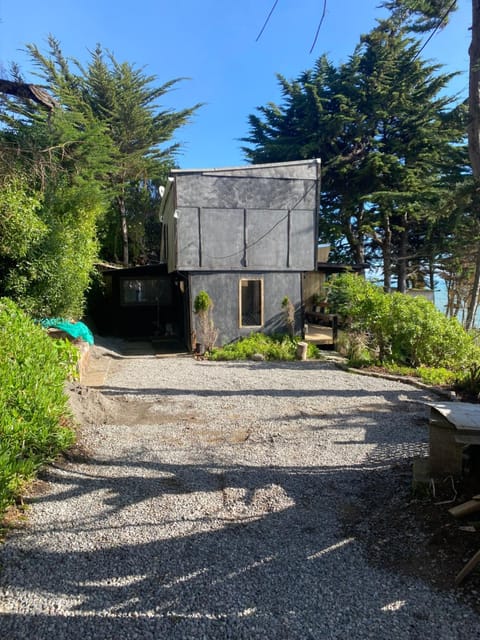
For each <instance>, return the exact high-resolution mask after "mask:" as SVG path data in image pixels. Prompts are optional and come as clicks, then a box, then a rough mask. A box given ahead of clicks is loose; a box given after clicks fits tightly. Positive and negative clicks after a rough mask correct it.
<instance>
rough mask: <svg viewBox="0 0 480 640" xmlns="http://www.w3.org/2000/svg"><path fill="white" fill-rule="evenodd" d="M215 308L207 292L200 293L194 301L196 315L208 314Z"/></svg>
mask: <svg viewBox="0 0 480 640" xmlns="http://www.w3.org/2000/svg"><path fill="white" fill-rule="evenodd" d="M212 306H213V301H212V299H211V298H210V296H209V295H208V293H207V292H206V291H203V290H202V291H199V292H198V293H197V295H196V296H195V299H194V301H193V310H194V312H195V313H197V314H198V313H206V312H208V311H209V309H211V308H212Z"/></svg>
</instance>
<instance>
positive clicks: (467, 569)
mask: <svg viewBox="0 0 480 640" xmlns="http://www.w3.org/2000/svg"><path fill="white" fill-rule="evenodd" d="M479 562H480V551H477V553H476V554H475V555H474V556H473V557H472V558H470V560H469V561H468V562H467V564H466V565H465V566H464V567H463V569H462V570H461V571H460V572H459V573H458V574H457V576H456V578H455V585H456V586H458V585H459V584H460V583H461V582H463V580H465V578H466V577H467V576H468V574H469V573H471V572H472V571H473V570H474V569H475V567H476V566H477V564H478V563H479Z"/></svg>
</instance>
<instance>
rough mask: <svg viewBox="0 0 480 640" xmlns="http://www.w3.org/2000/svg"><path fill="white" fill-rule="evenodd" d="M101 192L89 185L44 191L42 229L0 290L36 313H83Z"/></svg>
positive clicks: (68, 315)
mask: <svg viewBox="0 0 480 640" xmlns="http://www.w3.org/2000/svg"><path fill="white" fill-rule="evenodd" d="M100 213H101V197H100V195H99V194H98V193H95V192H92V187H91V186H87V185H85V186H83V188H82V186H81V185H72V186H68V185H65V186H64V187H63V188H60V187H59V186H58V187H57V188H56V190H55V192H54V193H53V194H47V196H46V198H45V204H44V206H43V210H42V218H43V222H44V224H45V227H46V229H47V231H46V232H45V233H44V236H43V238H42V239H41V241H39V242H37V243H36V245H35V246H33V247H32V248H31V250H30V251H29V253H28V254H27V259H26V260H25V261H22V262H19V263H18V264H16V265H15V267H13V268H11V269H10V271H9V273H8V274H6V276H5V283H4V287H5V292H6V293H7V294H8V295H9V296H10V297H12V298H14V299H15V300H17V301H18V303H19V304H20V305H21V306H22V307H23V308H24V309H25V310H27V311H28V312H29V313H30V314H32V315H34V316H36V317H45V316H62V317H66V318H72V319H78V318H80V317H81V316H82V315H83V311H84V303H85V291H86V290H87V289H88V287H89V285H90V281H91V277H92V272H93V265H94V263H95V260H96V259H97V256H98V244H97V239H96V221H97V219H98V216H99V215H100Z"/></svg>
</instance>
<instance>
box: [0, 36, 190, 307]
mask: <svg viewBox="0 0 480 640" xmlns="http://www.w3.org/2000/svg"><path fill="white" fill-rule="evenodd" d="M27 49H28V52H29V53H30V58H31V61H32V63H33V65H34V66H35V67H36V70H37V71H36V74H37V75H38V76H39V77H40V78H41V79H42V80H43V82H44V86H45V88H46V89H47V90H48V92H49V93H50V94H52V96H53V98H54V99H55V102H56V103H57V107H55V108H54V109H52V110H51V111H50V112H47V110H45V109H44V108H43V107H41V106H39V105H38V104H34V103H33V102H31V101H30V100H28V99H27V98H21V97H20V98H19V97H15V98H8V97H6V96H3V95H0V102H1V104H2V109H1V110H0V122H1V124H2V128H1V129H0V174H1V175H2V178H1V179H0V192H1V193H0V295H8V296H9V297H11V298H13V299H15V300H17V301H18V302H19V303H21V304H22V306H23V307H24V308H25V309H27V310H28V311H29V312H31V313H34V314H35V315H38V316H40V315H53V316H64V317H70V318H73V319H77V318H78V317H80V316H81V315H82V313H83V308H84V296H85V292H86V291H87V290H88V287H89V286H90V281H91V277H92V273H93V269H94V264H95V262H96V261H97V260H98V257H99V253H100V254H103V257H105V258H107V259H114V258H116V257H117V254H118V253H119V251H118V246H117V245H118V244H120V248H121V246H122V242H123V258H124V261H126V262H128V261H129V257H128V255H127V254H128V247H129V244H128V243H129V241H130V248H131V249H132V251H133V257H134V259H135V260H136V261H139V262H143V263H145V262H148V261H149V260H150V258H151V257H152V252H153V253H154V254H155V252H157V253H158V245H159V242H158V237H159V225H158V222H157V221H156V208H157V207H158V201H159V199H158V183H159V181H162V180H163V179H164V178H165V176H166V173H167V172H168V171H169V169H170V168H171V166H172V164H173V162H174V155H175V152H176V151H177V149H178V145H175V144H171V143H170V144H168V143H169V142H170V140H171V138H172V136H173V135H174V133H175V131H176V129H177V128H178V127H180V126H181V125H182V124H184V123H185V122H187V121H188V119H189V117H190V115H191V114H192V113H193V111H194V110H195V108H196V107H193V108H192V109H185V110H183V111H171V110H165V109H162V108H161V106H160V105H159V104H158V100H159V99H161V97H162V96H163V95H164V94H165V93H166V92H168V91H169V90H171V89H172V88H173V87H174V86H175V85H176V83H177V82H178V80H172V81H169V82H166V83H164V84H163V85H160V86H158V85H156V78H155V77H154V76H147V75H145V74H144V72H143V71H142V70H141V69H135V68H134V66H132V65H130V64H128V63H119V62H117V61H116V60H115V58H114V57H113V56H112V55H111V54H106V53H104V52H103V51H102V49H101V47H100V46H98V47H97V48H96V49H95V50H94V51H93V52H92V53H91V54H90V59H89V63H88V65H87V66H86V67H85V68H84V67H82V65H80V63H78V62H77V61H72V60H69V59H67V58H66V57H65V56H64V54H63V52H62V50H61V47H60V44H59V42H58V41H57V40H56V39H55V38H53V37H50V38H49V40H48V51H47V53H46V54H44V53H42V52H41V51H40V50H39V49H38V47H37V46H35V45H33V44H31V45H28V46H27ZM12 73H13V74H14V76H15V79H16V80H21V76H20V74H19V71H18V69H17V68H15V67H14V68H13V69H12ZM129 228H130V229H131V231H130V234H129ZM129 236H130V237H129ZM147 236H148V237H147ZM118 237H120V241H117V238H118ZM120 253H121V251H120ZM153 257H155V256H153Z"/></svg>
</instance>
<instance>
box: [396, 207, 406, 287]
mask: <svg viewBox="0 0 480 640" xmlns="http://www.w3.org/2000/svg"><path fill="white" fill-rule="evenodd" d="M402 223H403V228H402V230H401V231H400V251H399V256H398V262H397V279H398V282H397V289H398V291H400V293H405V290H406V288H407V253H408V221H407V215H406V214H405V215H404V216H403V220H402Z"/></svg>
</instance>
